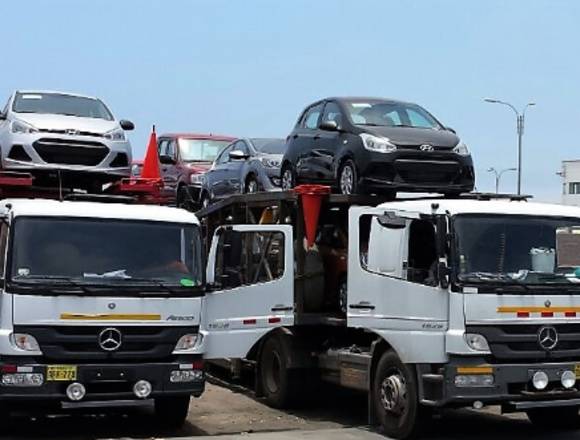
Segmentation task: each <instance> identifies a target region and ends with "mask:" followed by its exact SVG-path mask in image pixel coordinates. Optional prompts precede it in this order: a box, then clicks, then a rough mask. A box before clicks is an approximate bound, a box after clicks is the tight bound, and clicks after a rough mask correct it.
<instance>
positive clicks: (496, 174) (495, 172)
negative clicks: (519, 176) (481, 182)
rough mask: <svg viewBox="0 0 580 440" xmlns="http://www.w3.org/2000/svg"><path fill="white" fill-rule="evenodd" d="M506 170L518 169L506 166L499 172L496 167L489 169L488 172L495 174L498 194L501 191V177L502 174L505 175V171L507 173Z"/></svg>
mask: <svg viewBox="0 0 580 440" xmlns="http://www.w3.org/2000/svg"><path fill="white" fill-rule="evenodd" d="M506 171H517V168H505V169H503V170H501V171H499V172H498V171H497V170H496V169H495V168H494V167H491V168H489V169H488V170H487V172H488V173H493V174H495V193H496V194H498V193H499V181H500V179H501V176H503V173H505V172H506Z"/></svg>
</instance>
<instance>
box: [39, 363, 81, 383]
mask: <svg viewBox="0 0 580 440" xmlns="http://www.w3.org/2000/svg"><path fill="white" fill-rule="evenodd" d="M74 380H77V366H76V365H48V366H47V367H46V381H47V382H72V381H74Z"/></svg>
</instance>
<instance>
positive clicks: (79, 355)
mask: <svg viewBox="0 0 580 440" xmlns="http://www.w3.org/2000/svg"><path fill="white" fill-rule="evenodd" d="M106 328H114V329H117V330H118V331H119V332H120V333H121V346H120V347H119V348H118V349H117V350H115V351H106V350H103V349H102V348H101V347H100V346H99V342H98V339H99V335H100V333H101V332H102V331H103V330H105V329H106ZM198 331H199V328H198V327H154V326H148V327H140V326H134V327H133V326H131V327H129V326H54V327H45V326H15V327H14V332H15V333H26V334H29V335H32V336H34V337H35V338H36V340H37V341H38V343H39V345H40V349H41V350H42V353H43V355H44V359H45V360H46V361H51V362H70V361H74V362H91V363H98V362H107V363H111V362H113V363H114V362H127V361H135V360H141V359H143V360H147V361H148V362H151V361H172V359H173V356H172V354H171V353H172V352H173V349H174V348H175V344H176V343H177V341H178V340H179V338H180V337H181V336H183V335H185V334H196V333H198Z"/></svg>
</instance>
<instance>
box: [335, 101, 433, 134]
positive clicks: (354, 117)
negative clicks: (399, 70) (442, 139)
mask: <svg viewBox="0 0 580 440" xmlns="http://www.w3.org/2000/svg"><path fill="white" fill-rule="evenodd" d="M346 108H347V110H348V116H349V117H350V120H351V121H352V123H353V124H355V125H370V126H379V127H413V128H430V129H434V130H441V129H443V126H442V125H441V124H440V123H439V122H437V120H436V119H435V118H434V117H433V116H431V115H430V114H429V113H428V112H427V111H426V110H425V109H423V108H421V107H419V106H418V105H415V104H407V103H404V102H393V101H369V102H363V101H357V102H347V103H346Z"/></svg>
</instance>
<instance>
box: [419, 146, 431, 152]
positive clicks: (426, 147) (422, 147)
mask: <svg viewBox="0 0 580 440" xmlns="http://www.w3.org/2000/svg"><path fill="white" fill-rule="evenodd" d="M419 150H421V151H433V145H429V144H423V145H421V146H420V147H419Z"/></svg>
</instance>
